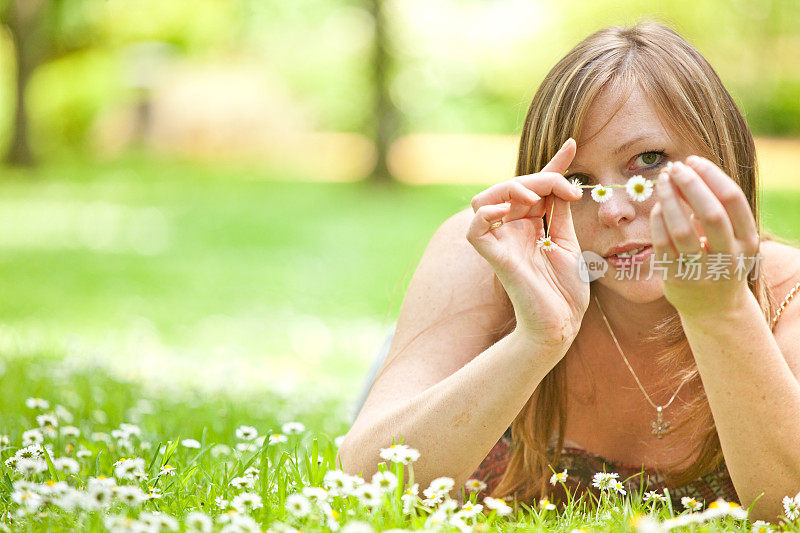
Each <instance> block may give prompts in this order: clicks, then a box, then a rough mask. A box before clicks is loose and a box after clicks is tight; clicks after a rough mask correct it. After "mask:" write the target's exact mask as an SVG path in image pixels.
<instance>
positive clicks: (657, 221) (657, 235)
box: [650, 202, 678, 257]
mask: <svg viewBox="0 0 800 533" xmlns="http://www.w3.org/2000/svg"><path fill="white" fill-rule="evenodd" d="M650 234H651V237H652V240H653V253H654V254H655V256H656V257H664V255H665V254H666V256H667V257H675V256H677V255H678V253H677V250H675V246H674V245H673V244H672V239H671V238H670V236H669V231H668V230H667V223H666V222H665V221H664V216H663V213H662V208H661V203H660V202H659V203H656V205H654V206H653V208H652V209H651V210H650Z"/></svg>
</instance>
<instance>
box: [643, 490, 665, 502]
mask: <svg viewBox="0 0 800 533" xmlns="http://www.w3.org/2000/svg"><path fill="white" fill-rule="evenodd" d="M642 500H643V501H644V502H645V503H650V502H665V501H667V497H666V496H664V495H663V494H661V493H660V492H656V491H654V490H651V491H648V492H645V493H644V494H643V495H642Z"/></svg>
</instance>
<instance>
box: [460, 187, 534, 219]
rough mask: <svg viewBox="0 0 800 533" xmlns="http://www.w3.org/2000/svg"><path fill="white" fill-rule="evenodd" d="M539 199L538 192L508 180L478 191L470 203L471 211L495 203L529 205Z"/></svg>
mask: <svg viewBox="0 0 800 533" xmlns="http://www.w3.org/2000/svg"><path fill="white" fill-rule="evenodd" d="M541 199H542V198H541V197H540V196H539V195H538V194H536V193H535V192H533V191H531V190H530V189H528V188H527V187H525V186H524V185H523V184H522V183H520V182H519V181H514V180H508V181H504V182H502V183H496V184H495V185H492V186H491V187H489V188H488V189H486V190H485V191H481V192H479V193H478V194H476V195H475V196H474V197H473V198H472V201H471V202H470V205H471V206H472V211H473V212H477V211H478V208H480V207H482V206H484V205H496V204H501V203H503V202H508V203H511V204H525V205H527V206H531V205H533V204H535V203H536V202H539V201H540V200H541Z"/></svg>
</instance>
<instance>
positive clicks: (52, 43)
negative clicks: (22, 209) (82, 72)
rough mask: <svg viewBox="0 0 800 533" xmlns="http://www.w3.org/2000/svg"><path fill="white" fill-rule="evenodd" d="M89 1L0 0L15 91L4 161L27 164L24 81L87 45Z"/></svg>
mask: <svg viewBox="0 0 800 533" xmlns="http://www.w3.org/2000/svg"><path fill="white" fill-rule="evenodd" d="M88 2H89V0H0V20H2V22H3V24H4V25H5V26H6V28H7V29H8V32H9V34H10V35H11V39H12V41H13V47H14V59H15V65H14V69H15V76H14V78H15V88H16V96H15V100H14V113H13V121H12V131H11V143H10V146H9V150H8V153H7V155H6V161H7V162H8V163H10V164H13V165H30V164H32V163H33V159H34V158H33V155H32V152H31V149H30V141H29V137H28V106H27V99H26V93H27V88H28V82H29V81H30V78H31V75H32V74H33V72H34V70H35V69H36V67H38V66H39V65H41V64H42V63H44V62H46V61H49V60H50V59H53V58H54V57H58V56H59V55H63V54H65V53H68V52H72V51H74V50H77V49H80V48H82V47H84V46H86V45H87V44H88V42H89V36H88V33H87V32H85V31H83V30H84V29H85V28H84V25H85V23H86V22H87V18H86V14H85V9H86V4H87V3H88Z"/></svg>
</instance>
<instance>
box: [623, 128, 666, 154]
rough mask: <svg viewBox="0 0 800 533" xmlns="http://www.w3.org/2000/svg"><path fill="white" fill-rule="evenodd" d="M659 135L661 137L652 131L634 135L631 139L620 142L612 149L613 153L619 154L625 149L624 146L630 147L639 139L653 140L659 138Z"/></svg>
mask: <svg viewBox="0 0 800 533" xmlns="http://www.w3.org/2000/svg"><path fill="white" fill-rule="evenodd" d="M660 137H661V136H660V135H657V134H654V133H642V134H640V135H637V136H636V137H633V138H632V139H628V140H627V141H625V142H624V143H622V144H620V145H619V146H618V147H617V148H616V149H615V150H614V155H619V154H620V153H621V152H622V151H623V150H625V149H626V148H630V147H631V146H632V145H634V144H636V143H637V142H639V141H645V140H654V139H659V138H660Z"/></svg>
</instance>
